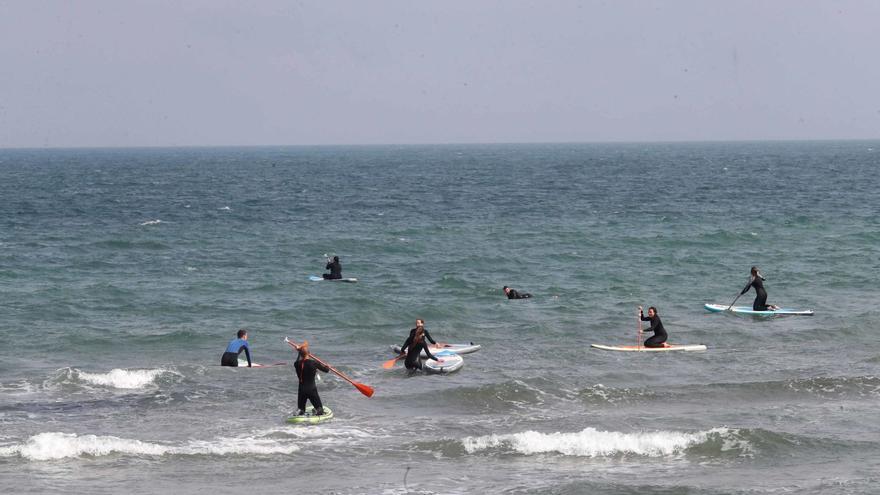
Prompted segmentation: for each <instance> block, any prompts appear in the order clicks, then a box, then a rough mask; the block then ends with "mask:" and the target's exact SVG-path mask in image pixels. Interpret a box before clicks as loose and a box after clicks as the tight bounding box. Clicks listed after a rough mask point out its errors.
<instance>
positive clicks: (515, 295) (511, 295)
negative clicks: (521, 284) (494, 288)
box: [504, 285, 532, 299]
mask: <svg viewBox="0 0 880 495" xmlns="http://www.w3.org/2000/svg"><path fill="white" fill-rule="evenodd" d="M504 294H505V295H506V296H507V298H508V299H528V298H530V297H532V295H531V294H529V293H528V292H522V293H520V292H518V291H517V290H516V289H511V288H510V287H508V286H506V285H505V286H504Z"/></svg>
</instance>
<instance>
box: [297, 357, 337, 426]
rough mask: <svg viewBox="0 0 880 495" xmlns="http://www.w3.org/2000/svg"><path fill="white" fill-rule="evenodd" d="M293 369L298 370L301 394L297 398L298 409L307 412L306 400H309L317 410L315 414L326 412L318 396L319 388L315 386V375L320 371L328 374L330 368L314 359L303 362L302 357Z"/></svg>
mask: <svg viewBox="0 0 880 495" xmlns="http://www.w3.org/2000/svg"><path fill="white" fill-rule="evenodd" d="M293 367H294V368H295V369H296V377H297V378H299V391H298V392H299V393H298V394H297V397H296V407H297V408H298V409H299V410H300V411H305V409H306V399H308V400H309V401H311V403H312V406H314V408H315V414H321V413H322V411H323V410H324V406H323V405H322V404H321V398H320V397H319V396H318V386H317V385H315V374H316V373H317V371H318V370H321V371H323V372H324V373H326V372H328V371H330V368H328V367H327V366H324V365H323V364H321V363H319V362H317V361H315V360H314V359H306V360H305V361H303V360H302V357H298V358H297V359H296V362H294V363H293Z"/></svg>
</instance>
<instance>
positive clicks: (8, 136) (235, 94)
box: [0, 0, 880, 147]
mask: <svg viewBox="0 0 880 495" xmlns="http://www.w3.org/2000/svg"><path fill="white" fill-rule="evenodd" d="M852 138H855V139H860V138H869V139H870V138H880V2H878V1H873V0H871V1H864V2H859V1H805V0H795V1H780V0H757V1H737V2H734V1H710V0H695V1H669V0H666V1H656V2H649V1H620V0H608V1H604V2H603V1H579V2H576V1H551V0H545V1H535V2H525V1H479V0H466V1H451V0H444V1H416V0H402V1H366V0H355V1H339V2H336V1H314V2H294V1H280V0H260V1H252V2H249V1H242V0H204V1H187V0H173V1H161V0H149V1H134V0H106V1H103V0H97V1H89V0H82V1H69V0H65V1H51V0H50V1H28V0H0V147H43V146H49V147H67V146H177V145H262V144H272V145H277V144H281V145H283V144H357V143H449V142H461V143H471V142H478V143H485V142H555V141H565V142H573V141H585V142H595V141H682V140H688V141H690V140H743V139H748V140H750V139H759V140H763V139H852Z"/></svg>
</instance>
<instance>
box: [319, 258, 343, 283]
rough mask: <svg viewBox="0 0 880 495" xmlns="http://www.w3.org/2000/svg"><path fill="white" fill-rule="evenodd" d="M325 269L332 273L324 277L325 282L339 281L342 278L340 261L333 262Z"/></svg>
mask: <svg viewBox="0 0 880 495" xmlns="http://www.w3.org/2000/svg"><path fill="white" fill-rule="evenodd" d="M324 268H326V269H327V270H330V273H325V274H324V275H323V277H324V279H325V280H339V279H341V278H342V263H340V262H339V261H331V262H330V263H327V266H325V267H324Z"/></svg>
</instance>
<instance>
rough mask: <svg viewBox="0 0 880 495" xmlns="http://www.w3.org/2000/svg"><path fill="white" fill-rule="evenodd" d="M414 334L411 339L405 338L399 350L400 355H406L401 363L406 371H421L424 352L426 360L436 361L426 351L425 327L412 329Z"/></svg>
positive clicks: (429, 352)
mask: <svg viewBox="0 0 880 495" xmlns="http://www.w3.org/2000/svg"><path fill="white" fill-rule="evenodd" d="M413 330H415V333H414V334H413V335H412V337H411V338H407V339H406V342H404V343H403V346H402V347H401V348H400V353H401V354H403V353H404V352H405V353H406V360H405V361H404V362H403V364H404V366H406V369H408V370H420V369H422V361H421V357H422V351H423V350H424V351H425V355H426V356H428V359H433V360H435V361H436V360H437V358H436V357H434V355H433V354H431V351H429V350H428V344H427V343H425V335H426V334H425V327H424V326H417V327H416V328H414V329H413Z"/></svg>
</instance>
